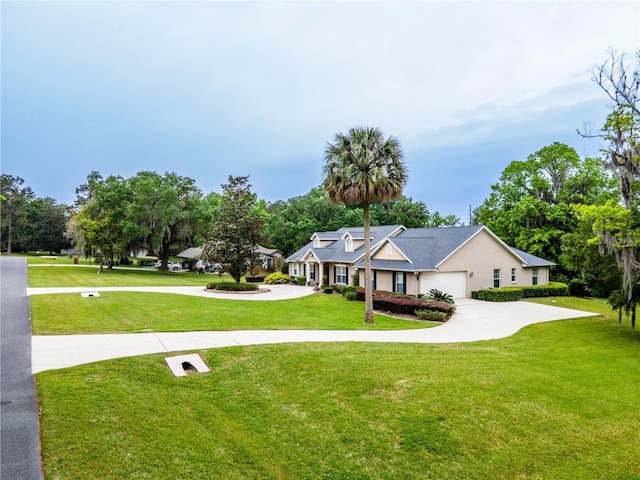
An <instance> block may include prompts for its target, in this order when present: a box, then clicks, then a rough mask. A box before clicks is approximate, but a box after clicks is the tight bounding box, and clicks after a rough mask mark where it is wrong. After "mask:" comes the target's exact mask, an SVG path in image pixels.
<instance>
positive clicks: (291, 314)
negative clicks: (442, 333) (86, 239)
mask: <svg viewBox="0 0 640 480" xmlns="http://www.w3.org/2000/svg"><path fill="white" fill-rule="evenodd" d="M200 277H201V278H202V275H201V276H200ZM30 301H31V315H32V325H33V327H32V328H33V333H34V334H35V335H52V334H87V333H118V332H120V333H123V332H151V331H153V332H169V331H173V332H175V331H180V332H184V331H193V330H248V329H318V330H364V329H375V330H392V329H394V330H395V329H409V328H424V327H427V326H434V325H438V324H437V323H433V322H415V321H407V320H400V319H395V318H389V317H385V316H383V315H376V316H375V323H374V324H373V325H367V324H365V323H364V322H363V318H364V304H363V303H361V302H348V301H347V300H345V299H344V298H343V297H342V296H340V295H323V294H315V295H310V296H307V297H303V298H299V299H293V300H274V301H268V300H266V301H258V300H221V299H216V298H202V297H189V296H185V295H174V294H169V293H138V292H100V296H99V297H93V298H82V297H81V295H80V294H78V293H75V294H70V293H65V294H51V295H34V296H32V297H30Z"/></svg>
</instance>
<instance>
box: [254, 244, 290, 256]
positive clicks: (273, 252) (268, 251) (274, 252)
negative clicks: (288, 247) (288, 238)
mask: <svg viewBox="0 0 640 480" xmlns="http://www.w3.org/2000/svg"><path fill="white" fill-rule="evenodd" d="M256 252H257V253H259V254H261V255H266V256H268V257H284V253H282V252H281V251H280V250H278V249H277V248H266V247H262V246H260V245H258V246H257V248H256Z"/></svg>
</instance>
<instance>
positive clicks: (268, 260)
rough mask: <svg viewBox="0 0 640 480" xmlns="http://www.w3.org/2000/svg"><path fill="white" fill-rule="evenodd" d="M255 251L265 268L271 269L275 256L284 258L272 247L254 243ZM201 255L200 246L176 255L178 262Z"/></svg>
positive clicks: (197, 257) (194, 258) (195, 258)
mask: <svg viewBox="0 0 640 480" xmlns="http://www.w3.org/2000/svg"><path fill="white" fill-rule="evenodd" d="M256 252H257V253H258V255H259V256H260V264H261V265H262V268H264V269H265V270H272V269H273V265H274V259H275V258H278V257H279V258H282V259H284V253H282V252H281V251H280V250H277V249H274V248H265V247H262V246H260V245H256ZM201 256H202V247H191V248H187V249H186V250H183V251H182V252H180V253H179V254H178V255H177V257H178V258H179V259H180V263H184V262H187V261H189V260H199V259H200V257H201Z"/></svg>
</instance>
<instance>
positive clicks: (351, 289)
mask: <svg viewBox="0 0 640 480" xmlns="http://www.w3.org/2000/svg"><path fill="white" fill-rule="evenodd" d="M340 293H341V294H342V296H343V297H346V296H347V295H349V294H351V293H353V294H354V295H355V294H356V287H350V286H346V285H345V286H343V287H342V288H341V289H340ZM354 299H355V297H354Z"/></svg>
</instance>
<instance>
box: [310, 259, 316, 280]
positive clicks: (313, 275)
mask: <svg viewBox="0 0 640 480" xmlns="http://www.w3.org/2000/svg"><path fill="white" fill-rule="evenodd" d="M315 279H316V264H315V263H310V264H309V280H310V281H312V282H313V281H314V280H315Z"/></svg>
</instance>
